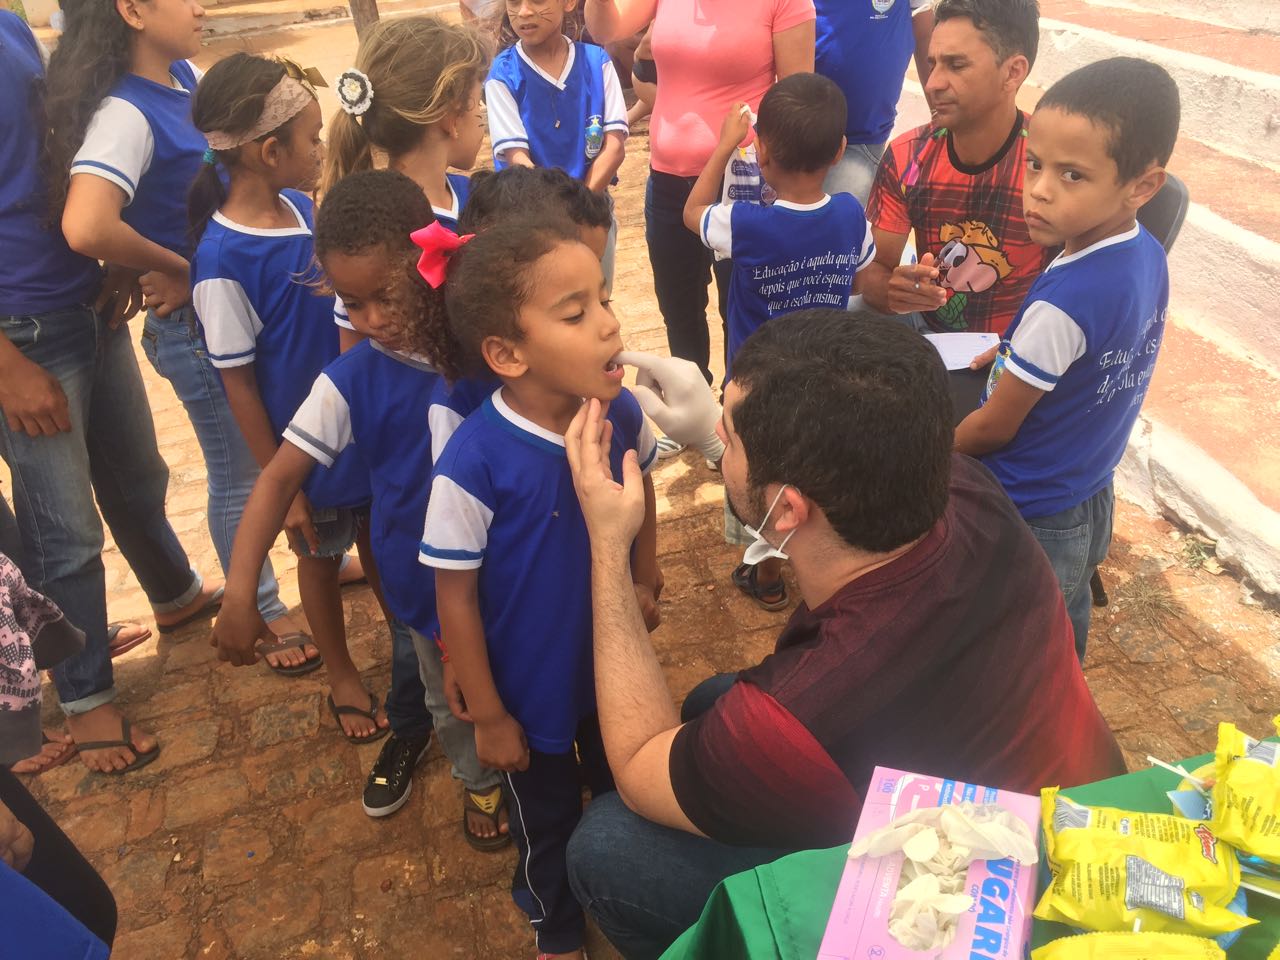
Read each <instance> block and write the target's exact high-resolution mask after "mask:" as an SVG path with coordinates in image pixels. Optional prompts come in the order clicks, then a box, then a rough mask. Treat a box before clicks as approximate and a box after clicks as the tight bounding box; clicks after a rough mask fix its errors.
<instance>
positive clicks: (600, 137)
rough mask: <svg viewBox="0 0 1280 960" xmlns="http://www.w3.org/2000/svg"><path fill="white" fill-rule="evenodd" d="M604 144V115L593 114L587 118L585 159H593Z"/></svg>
mask: <svg viewBox="0 0 1280 960" xmlns="http://www.w3.org/2000/svg"><path fill="white" fill-rule="evenodd" d="M603 146H604V117H602V116H600V115H599V114H595V115H594V116H592V117H590V118H589V119H588V120H587V159H588V160H594V159H595V158H596V157H598V156H599V155H600V149H601V148H602V147H603Z"/></svg>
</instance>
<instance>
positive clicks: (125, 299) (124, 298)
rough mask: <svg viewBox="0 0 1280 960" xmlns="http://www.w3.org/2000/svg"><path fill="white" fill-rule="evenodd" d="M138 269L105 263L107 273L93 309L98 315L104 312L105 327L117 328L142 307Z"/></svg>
mask: <svg viewBox="0 0 1280 960" xmlns="http://www.w3.org/2000/svg"><path fill="white" fill-rule="evenodd" d="M138 276H139V274H138V271H137V270H131V269H129V268H128V267H118V266H116V265H115V264H110V263H109V264H107V275H106V276H105V277H104V278H103V280H102V289H101V290H100V291H98V299H97V300H95V301H94V303H93V309H94V311H95V312H96V313H98V314H99V315H102V314H103V312H104V311H105V312H106V321H107V328H108V329H110V330H116V329H119V328H120V327H121V326H123V325H124V324H126V323H128V322H129V319H130V318H131V317H133V315H134V314H136V313H137V312H138V311H139V310H141V309H142V305H143V298H142V287H141V286H140V285H139V283H138Z"/></svg>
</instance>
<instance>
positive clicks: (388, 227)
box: [315, 170, 461, 380]
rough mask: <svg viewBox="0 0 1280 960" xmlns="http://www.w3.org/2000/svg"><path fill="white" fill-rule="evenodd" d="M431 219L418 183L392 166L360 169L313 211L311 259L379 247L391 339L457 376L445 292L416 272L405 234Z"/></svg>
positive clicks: (413, 252)
mask: <svg viewBox="0 0 1280 960" xmlns="http://www.w3.org/2000/svg"><path fill="white" fill-rule="evenodd" d="M434 219H435V214H433V213H432V212H431V204H430V202H428V200H427V198H426V195H425V194H423V192H422V189H421V188H420V187H419V186H418V185H417V184H416V183H414V182H413V181H412V180H410V179H409V178H408V177H406V176H405V175H404V174H402V173H397V172H395V171H393V170H365V171H362V172H360V173H353V174H352V175H351V176H349V177H346V178H344V179H343V180H341V181H339V182H338V183H337V184H336V185H335V186H334V187H333V189H332V190H331V191H329V193H328V194H326V195H325V198H324V202H323V203H322V204H321V205H320V211H319V213H318V214H317V215H316V229H315V241H316V259H317V260H319V262H320V267H321V269H324V261H325V258H326V257H328V256H329V255H331V254H333V253H342V254H346V255H348V256H359V255H362V254H369V253H377V252H381V253H382V255H383V256H384V257H385V258H386V262H387V264H388V266H389V268H390V273H391V275H392V276H394V277H396V278H397V279H398V280H399V282H398V283H397V284H396V287H395V290H394V291H393V298H394V306H393V308H392V313H393V315H394V317H395V318H396V319H397V320H398V321H399V329H398V331H397V334H398V336H397V338H396V339H397V345H398V346H401V347H404V348H407V349H409V350H413V351H414V352H416V353H421V354H422V355H424V356H425V357H426V358H427V359H428V360H430V361H431V363H432V364H433V365H434V366H435V367H436V369H438V370H439V371H440V372H441V373H443V374H444V375H445V377H446V378H448V379H449V380H456V379H458V377H459V376H461V369H460V363H459V357H460V350H459V347H458V342H457V340H456V339H455V338H454V336H453V333H452V332H451V329H450V326H449V321H448V317H447V315H446V312H445V294H444V292H443V291H440V290H434V289H432V288H431V287H429V286H427V285H426V284H425V283H424V282H423V281H422V280H421V278H420V277H419V276H418V270H417V259H418V249H417V247H415V246H414V244H413V241H412V240H411V239H410V236H409V235H410V234H411V233H413V232H414V231H415V230H417V229H419V228H421V227H424V226H426V225H428V224H429V223H431V222H432V221H433V220H434Z"/></svg>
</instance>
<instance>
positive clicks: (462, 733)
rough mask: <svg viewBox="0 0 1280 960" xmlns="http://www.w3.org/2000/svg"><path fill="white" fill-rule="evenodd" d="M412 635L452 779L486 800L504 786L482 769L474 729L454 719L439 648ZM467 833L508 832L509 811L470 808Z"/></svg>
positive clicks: (487, 835) (489, 834)
mask: <svg viewBox="0 0 1280 960" xmlns="http://www.w3.org/2000/svg"><path fill="white" fill-rule="evenodd" d="M412 633H413V647H414V650H415V651H416V652H417V654H418V670H419V671H420V675H421V678H422V685H423V687H424V688H425V690H426V706H427V709H428V710H430V711H431V719H432V721H433V722H434V724H435V729H436V737H437V738H438V739H439V740H440V749H442V750H443V751H444V755H445V756H446V757H448V758H449V762H450V763H451V764H453V777H454V779H455V780H461V781H462V785H463V787H464V788H465V789H466V790H467V791H468V792H469V793H473V794H477V795H480V796H482V797H487V796H488V795H490V794H491V793H492V792H493V790H494V789H496V788H497V787H499V786H500V785H501V783H502V778H501V775H500V774H499V773H498V771H496V770H490V769H489V768H488V767H485V766H482V765H481V763H480V760H479V759H478V758H477V757H476V736H475V728H474V727H472V726H471V724H469V723H465V722H463V721H462V720H459V719H458V718H457V717H455V716H454V715H453V713H452V711H450V710H449V703H448V701H447V700H446V698H445V693H444V664H443V663H442V662H441V660H440V648H439V647H438V646H437V645H436V643H435V641H434V640H433V639H431V638H430V637H427V636H424V635H423V634H421V633H419V632H418V631H417V630H414V631H412ZM466 829H467V832H468V833H470V834H471V835H472V836H473V837H478V838H480V839H481V840H489V839H492V838H494V837H496V836H498V835H500V834H505V833H506V832H507V812H506V810H505V809H499V810H498V812H497V817H496V821H495V819H494V817H490V816H488V815H486V814H485V813H484V812H482V811H480V810H475V809H467V824H466Z"/></svg>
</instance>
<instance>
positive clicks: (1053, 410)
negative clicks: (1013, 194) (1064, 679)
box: [956, 57, 1180, 660]
mask: <svg viewBox="0 0 1280 960" xmlns="http://www.w3.org/2000/svg"><path fill="white" fill-rule="evenodd" d="M1117 91H1120V92H1119V93H1117ZM1179 114H1180V104H1179V98H1178V88H1177V85H1176V84H1175V83H1174V82H1173V80H1172V78H1170V76H1169V75H1168V74H1167V73H1166V72H1165V71H1164V70H1163V69H1162V68H1160V67H1158V66H1156V65H1155V64H1152V63H1147V62H1146V61H1143V60H1137V59H1133V58H1128V57H1116V58H1113V59H1111V60H1103V61H1100V62H1098V63H1094V64H1090V65H1089V66H1087V67H1083V68H1082V69H1080V70H1077V71H1075V72H1074V73H1071V74H1068V75H1067V76H1066V77H1063V78H1062V79H1061V80H1059V81H1058V82H1057V83H1055V84H1054V85H1053V86H1052V87H1051V88H1050V89H1049V91H1048V92H1047V93H1046V94H1045V95H1044V97H1043V99H1041V101H1040V103H1039V105H1038V106H1037V108H1036V112H1035V115H1034V116H1033V117H1032V120H1031V123H1030V126H1029V128H1028V136H1027V174H1026V180H1025V183H1024V187H1023V200H1024V205H1025V208H1026V220H1027V227H1028V228H1029V229H1030V231H1031V238H1032V239H1033V240H1035V242H1036V243H1039V244H1041V245H1043V246H1046V247H1054V246H1062V247H1063V251H1062V253H1061V254H1060V255H1059V256H1058V257H1057V258H1056V259H1055V260H1054V261H1053V262H1052V263H1050V264H1049V266H1048V267H1047V268H1046V269H1045V272H1044V273H1043V274H1041V276H1040V278H1039V279H1038V280H1036V282H1035V284H1034V285H1033V286H1032V288H1031V291H1030V292H1029V293H1028V294H1027V299H1026V302H1025V303H1024V304H1023V306H1022V309H1021V310H1020V311H1019V312H1018V315H1017V316H1016V317H1014V320H1013V323H1011V324H1010V325H1009V329H1008V330H1007V331H1006V332H1005V335H1004V339H1003V341H1002V342H1001V344H1000V346H999V347H998V348H996V349H994V350H992V351H991V352H990V353H988V354H986V355H984V356H982V357H978V358H976V359H975V360H974V366H975V368H976V367H979V366H983V365H985V364H986V363H989V362H991V361H992V360H993V359H994V360H995V365H994V367H993V368H992V371H991V375H990V378H989V380H988V383H987V389H986V393H985V395H984V401H983V406H981V407H980V408H979V409H978V410H976V411H974V412H973V413H971V414H970V415H969V416H968V417H966V418H965V419H964V421H963V422H961V424H960V426H959V427H957V428H956V448H957V449H958V450H959V451H960V452H961V453H967V454H969V455H970V456H978V457H981V458H982V461H983V463H985V464H986V465H987V466H988V467H990V468H991V472H992V473H994V474H995V475H996V478H997V479H998V480H999V481H1000V482H1001V484H1002V485H1003V486H1004V489H1005V492H1006V493H1008V494H1009V497H1010V498H1011V499H1012V500H1013V502H1014V504H1015V505H1016V506H1017V507H1018V510H1019V511H1020V512H1021V513H1022V516H1023V517H1024V518H1025V519H1026V521H1027V523H1028V524H1029V525H1030V527H1031V532H1032V533H1034V534H1035V535H1036V539H1038V540H1039V541H1040V543H1041V545H1042V546H1043V547H1044V549H1045V552H1046V553H1047V554H1048V555H1049V559H1050V561H1051V562H1052V563H1053V569H1054V572H1055V573H1057V575H1058V582H1059V584H1060V585H1061V587H1062V592H1063V594H1064V596H1065V597H1066V601H1067V613H1068V614H1069V615H1070V617H1071V625H1072V627H1073V629H1074V631H1075V639H1076V652H1077V654H1079V656H1080V659H1081V660H1083V659H1084V653H1085V644H1086V640H1087V638H1088V633H1089V613H1090V605H1091V594H1090V589H1089V581H1090V579H1091V578H1092V576H1093V572H1094V570H1095V569H1096V568H1097V566H1098V564H1100V563H1101V562H1102V561H1103V560H1104V559H1105V558H1106V555H1107V549H1108V547H1109V546H1110V543H1111V523H1112V507H1113V502H1114V497H1113V492H1112V477H1113V474H1114V471H1115V468H1116V465H1117V464H1118V463H1119V462H1120V458H1121V457H1122V456H1123V455H1124V449H1125V445H1126V444H1127V443H1128V440H1129V433H1130V431H1131V430H1132V429H1133V424H1134V421H1135V420H1136V419H1137V417H1138V412H1139V410H1140V409H1141V407H1142V400H1143V398H1144V397H1145V396H1146V392H1147V388H1148V387H1149V385H1150V383H1151V374H1152V372H1153V371H1154V369H1155V363H1156V356H1157V354H1158V353H1159V350H1160V341H1161V338H1162V336H1163V335H1164V321H1165V311H1166V309H1167V308H1168V305H1169V270H1168V264H1167V263H1166V260H1165V253H1164V249H1163V248H1162V247H1161V245H1160V243H1159V241H1157V240H1156V239H1155V238H1154V237H1153V236H1151V234H1149V233H1148V232H1147V231H1146V230H1145V229H1144V228H1143V227H1142V226H1140V225H1139V224H1138V223H1137V222H1136V214H1137V211H1138V209H1139V208H1140V207H1142V205H1143V204H1144V203H1146V202H1147V201H1148V200H1150V199H1151V198H1152V197H1153V196H1155V194H1156V193H1158V192H1159V190H1160V188H1161V187H1162V186H1163V185H1164V182H1165V171H1164V167H1165V164H1166V163H1168V162H1169V156H1170V155H1171V154H1172V152H1173V146H1174V142H1175V141H1176V140H1177V138H1178V121H1179Z"/></svg>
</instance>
